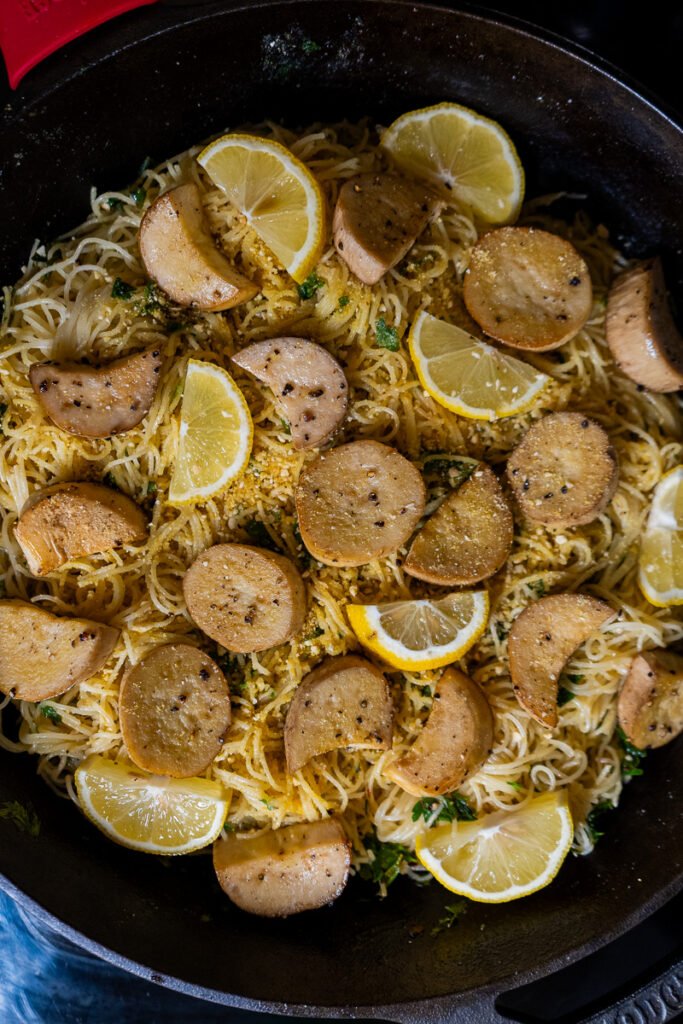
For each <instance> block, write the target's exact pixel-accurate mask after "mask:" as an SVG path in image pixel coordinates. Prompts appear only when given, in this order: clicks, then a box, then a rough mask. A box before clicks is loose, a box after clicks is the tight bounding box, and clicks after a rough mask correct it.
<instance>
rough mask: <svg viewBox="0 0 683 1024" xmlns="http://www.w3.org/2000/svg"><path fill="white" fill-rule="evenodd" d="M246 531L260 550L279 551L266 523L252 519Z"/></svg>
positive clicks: (247, 524) (246, 526)
mask: <svg viewBox="0 0 683 1024" xmlns="http://www.w3.org/2000/svg"><path fill="white" fill-rule="evenodd" d="M244 529H245V530H246V532H247V536H248V537H249V540H251V541H253V542H254V544H256V545H258V547H260V548H267V549H268V550H269V551H279V550H280V548H279V546H278V545H277V544H276V543H275V541H274V540H273V538H272V537H271V535H270V534H269V533H268V529H267V527H266V524H265V523H262V522H261V520H260V519H250V520H249V522H248V523H246V525H245V527H244Z"/></svg>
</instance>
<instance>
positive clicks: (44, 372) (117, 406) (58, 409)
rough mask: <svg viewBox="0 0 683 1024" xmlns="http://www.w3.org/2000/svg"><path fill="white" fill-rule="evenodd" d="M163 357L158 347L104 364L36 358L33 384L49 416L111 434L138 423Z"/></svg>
mask: <svg viewBox="0 0 683 1024" xmlns="http://www.w3.org/2000/svg"><path fill="white" fill-rule="evenodd" d="M162 362H163V359H162V356H161V352H160V351H159V349H158V348H147V349H145V350H144V352H134V353H133V354H132V355H129V356H123V358H122V359H115V360H114V361H113V362H112V363H107V365H106V366H84V365H83V364H82V363H62V364H57V363H36V364H34V365H33V366H32V367H31V369H30V370H29V380H30V381H31V387H32V388H33V390H34V391H35V393H36V395H37V396H38V400H39V402H40V404H41V405H42V407H43V409H44V410H45V413H46V415H47V416H49V417H50V419H51V420H52V422H53V423H55V424H56V425H57V426H58V427H60V428H61V429H62V430H66V431H68V432H69V433H70V434H78V435H79V436H80V437H111V435H112V434H122V433H123V432H124V431H126V430H131V429H132V428H133V427H135V426H137V424H138V423H140V422H141V420H143V419H144V418H145V416H146V415H147V413H148V412H149V410H150V407H151V405H152V402H153V401H154V396H155V395H156V392H157V388H158V386H159V380H160V376H161V365H162Z"/></svg>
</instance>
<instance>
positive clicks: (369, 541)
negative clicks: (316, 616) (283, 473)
mask: <svg viewBox="0 0 683 1024" xmlns="http://www.w3.org/2000/svg"><path fill="white" fill-rule="evenodd" d="M295 500H296V511H297V516H298V518H299V529H300V531H301V537H302V540H303V542H304V544H305V545H306V547H307V548H308V550H309V551H310V553H311V554H312V555H313V557H314V558H317V559H318V561H320V562H324V563H325V565H337V566H354V565H363V564H364V563H365V562H369V561H371V559H373V558H382V557H383V556H384V555H388V554H391V552H393V551H396V549H397V548H399V547H400V546H401V545H402V544H405V542H406V541H407V540H408V538H409V537H410V535H411V533H412V532H413V530H414V529H415V527H416V526H417V524H418V522H419V521H420V517H421V516H422V513H423V512H424V506H425V486H424V483H423V481H422V477H421V476H420V474H419V472H418V471H417V469H415V467H414V466H413V465H412V464H411V463H410V462H408V460H407V459H405V458H404V457H403V456H402V455H400V454H399V452H397V451H396V450H395V449H394V448H389V447H388V446H387V445H385V444H380V443H379V442H378V441H353V442H351V444H345V445H341V446H340V447H339V448H333V449H332V450H331V451H327V452H322V453H321V454H320V455H318V457H317V458H316V459H314V460H313V462H309V464H308V465H307V466H304V468H303V470H302V471H301V475H300V477H299V483H298V485H297V489H296V494H295Z"/></svg>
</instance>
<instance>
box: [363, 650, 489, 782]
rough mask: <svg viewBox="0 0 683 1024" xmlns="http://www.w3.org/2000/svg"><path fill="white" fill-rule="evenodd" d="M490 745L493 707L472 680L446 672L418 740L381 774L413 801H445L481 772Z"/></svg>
mask: <svg viewBox="0 0 683 1024" xmlns="http://www.w3.org/2000/svg"><path fill="white" fill-rule="evenodd" d="M492 746H493V714H492V712H491V708H490V706H489V702H488V701H487V700H486V697H485V696H484V694H483V692H482V690H481V689H480V687H479V686H477V684H476V683H473V682H472V680H471V679H469V678H468V676H466V675H465V674H464V673H463V672H460V671H459V670H458V669H456V668H448V669H446V671H445V672H444V674H443V675H442V676H441V678H440V679H439V681H438V683H437V684H436V688H435V690H434V703H433V704H432V710H431V711H430V713H429V718H428V719H427V722H426V723H425V725H424V726H423V728H422V731H421V733H420V735H419V736H418V738H417V739H416V740H415V742H414V743H413V745H412V747H411V749H410V750H409V751H408V753H407V754H404V755H403V757H401V758H400V759H399V760H397V761H394V762H393V764H389V765H387V767H386V768H385V769H384V773H383V774H384V775H386V776H387V778H389V779H391V780H392V781H393V782H396V783H398V785H399V786H400V787H401V788H402V789H405V790H406V792H408V793H412V794H413V795H414V796H424V795H427V796H442V795H443V794H444V793H451V792H452V791H453V790H454V789H457V788H458V786H460V785H461V784H462V783H463V782H464V781H465V779H469V778H470V776H472V775H474V774H475V772H478V771H479V769H480V768H481V766H482V765H483V764H484V762H485V761H486V759H487V757H488V756H489V754H490V753H491V748H492Z"/></svg>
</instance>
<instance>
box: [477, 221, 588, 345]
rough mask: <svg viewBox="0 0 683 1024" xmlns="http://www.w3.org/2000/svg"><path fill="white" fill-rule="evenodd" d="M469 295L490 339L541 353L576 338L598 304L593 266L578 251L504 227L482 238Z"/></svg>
mask: <svg viewBox="0 0 683 1024" xmlns="http://www.w3.org/2000/svg"><path fill="white" fill-rule="evenodd" d="M464 296H465V305H466V306H467V309H468V310H469V313H470V316H472V317H473V318H474V319H475V320H476V321H477V323H478V324H479V326H480V327H481V328H482V330H484V331H485V332H486V333H487V334H488V335H490V337H492V338H496V339H497V340H498V341H502V342H503V344H504V345H511V346H513V348H525V349H533V350H534V351H535V352H545V351H547V350H548V349H551V348H558V346H560V345H564V343H565V342H567V341H569V340H570V338H573V337H574V335H575V334H576V333H577V332H578V331H580V330H581V328H582V327H583V325H584V324H585V322H586V320H587V319H588V317H589V316H590V312H591V307H592V304H593V288H592V285H591V279H590V274H589V273H588V267H587V266H586V264H585V263H584V261H583V259H582V258H581V256H579V254H578V252H577V251H576V249H575V248H574V246H573V245H571V244H570V243H569V242H567V241H565V240H564V238H560V237H559V235H552V234H550V232H548V231H540V230H539V229H538V228H498V229H497V230H496V231H489V232H487V233H486V234H485V235H484V236H483V237H482V238H480V239H479V241H478V242H477V244H476V245H475V247H474V249H473V250H472V253H471V256H470V265H469V268H468V270H467V273H466V274H465V281H464Z"/></svg>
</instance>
